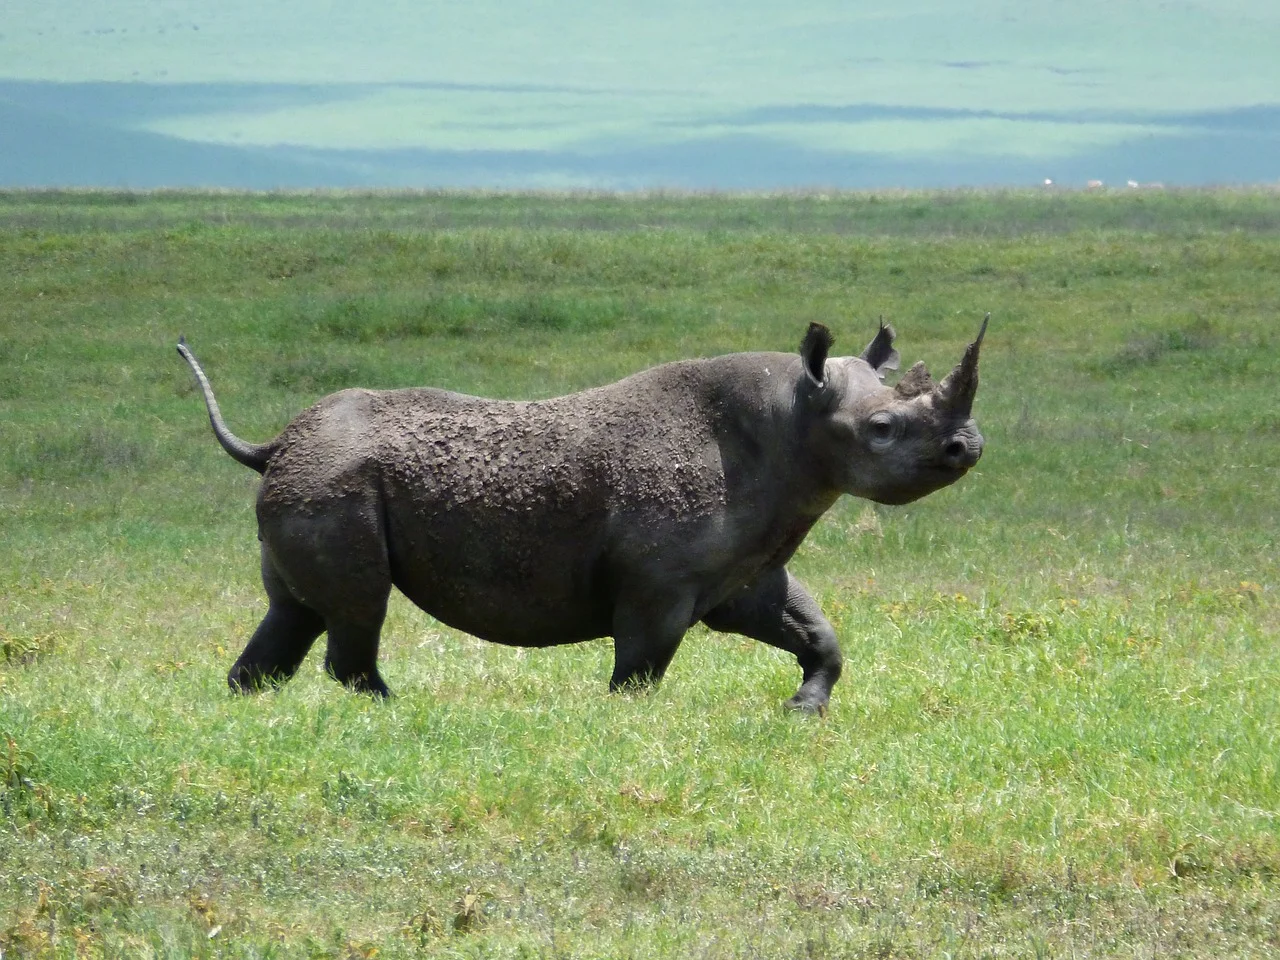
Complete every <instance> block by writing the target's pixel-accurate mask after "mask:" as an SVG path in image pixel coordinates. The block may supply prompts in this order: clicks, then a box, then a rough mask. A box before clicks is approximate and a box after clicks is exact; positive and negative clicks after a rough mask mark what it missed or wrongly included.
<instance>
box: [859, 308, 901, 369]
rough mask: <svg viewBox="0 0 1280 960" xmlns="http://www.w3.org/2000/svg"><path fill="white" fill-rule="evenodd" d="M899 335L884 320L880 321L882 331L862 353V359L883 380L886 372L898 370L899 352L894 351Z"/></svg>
mask: <svg viewBox="0 0 1280 960" xmlns="http://www.w3.org/2000/svg"><path fill="white" fill-rule="evenodd" d="M896 336H897V334H895V333H894V332H893V327H891V326H890V325H889V324H887V323H885V322H884V318H881V320H880V330H879V332H877V333H876V335H875V339H874V340H872V341H871V342H870V343H869V344H867V349H865V350H863V351H862V359H863V360H865V361H866V362H867V364H868V365H869V366H870V367H871V369H872V370H874V371H875V372H876V375H877V376H878V377H879V378H880V379H881V380H883V379H884V373H885V371H886V370H897V369H898V359H899V355H898V351H897V350H895V349H893V338H894V337H896Z"/></svg>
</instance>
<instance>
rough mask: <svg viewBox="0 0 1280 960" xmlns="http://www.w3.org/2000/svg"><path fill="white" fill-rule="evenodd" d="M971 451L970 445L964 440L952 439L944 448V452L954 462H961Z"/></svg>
mask: <svg viewBox="0 0 1280 960" xmlns="http://www.w3.org/2000/svg"><path fill="white" fill-rule="evenodd" d="M968 453H969V445H968V444H967V443H965V442H964V441H963V440H952V441H951V442H950V443H948V444H947V445H946V447H945V448H943V451H942V454H943V456H945V457H946V458H947V459H948V460H950V461H951V462H952V463H959V462H960V461H961V460H963V459H964V458H965V457H966V455H967V454H968Z"/></svg>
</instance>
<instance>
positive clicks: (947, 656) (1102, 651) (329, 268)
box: [0, 191, 1280, 958]
mask: <svg viewBox="0 0 1280 960" xmlns="http://www.w3.org/2000/svg"><path fill="white" fill-rule="evenodd" d="M1278 265H1280V194H1277V193H1276V192H1274V191H1271V192H1266V191H1257V192H1248V191H1240V192H1208V193H1177V192H1165V193H1141V194H1138V193H1136V192H1135V193H1131V194H1125V195H1122V196H1121V195H1110V196H1108V195H1072V194H1058V195H1046V194H1018V193H1011V194H987V193H968V194H933V195H929V194H900V195H897V194H895V195H888V194H886V195H839V194H837V195H830V196H824V195H817V194H813V195H779V196H773V197H729V196H679V195H653V196H635V197H625V198H624V197H617V196H608V195H601V196H587V195H565V196H515V195H492V196H484V195H464V194H440V195H433V194H416V195H409V194H404V195H401V194H375V195H367V196H362V195H332V194H329V195H314V196H309V195H286V194H281V195H263V196H252V197H247V196H240V195H233V194H206V195H186V194H156V195H147V196H136V195H128V194H106V193H74V194H26V193H9V194H0V543H3V545H4V547H3V550H0V598H2V599H0V651H2V653H0V955H3V956H4V957H6V958H7V957H10V956H24V957H25V956H55V957H78V956H111V957H117V956H119V957H125V956H128V957H137V956H154V957H187V956H228V957H342V958H346V957H366V958H367V957H372V956H375V955H376V956H378V957H383V958H388V957H409V956H433V957H512V958H515V957H555V958H560V957H565V958H595V957H610V958H614V957H636V958H652V957H673V958H674V957H682V958H683V957H714V958H722V957H723V958H729V957H733V958H738V957H742V958H745V957H770V958H772V957H784V958H790V957H796V958H813V957H880V958H888V957H920V958H923V957H941V956H951V957H1003V956H1028V957H1082V956H1089V957H1111V956H1115V957H1150V956H1165V955H1183V956H1190V957H1215V958H1217V957H1223V956H1258V957H1262V956H1273V955H1275V954H1276V953H1277V952H1280V772H1278V769H1277V758H1278V757H1280V652H1278V651H1277V631H1278V630H1280V599H1278V596H1277V591H1278V590H1280V561H1278V560H1277V550H1276V544H1277V542H1280V509H1277V507H1278V505H1280V502H1278V500H1277V479H1278V472H1280V399H1277V386H1278V385H1280V326H1278V325H1277V318H1278V316H1280V270H1278V269H1277V266H1278ZM987 310H990V311H991V312H992V325H991V329H990V331H989V333H988V336H987V342H986V345H985V346H984V350H983V361H982V362H983V382H982V387H981V390H980V392H979V396H978V401H977V406H976V411H977V416H978V418H979V422H980V424H981V427H982V430H983V433H984V434H985V436H986V438H987V451H986V454H985V455H984V457H983V459H982V462H981V464H980V465H979V466H978V468H976V469H975V470H974V471H972V472H971V474H970V475H969V476H968V477H966V478H965V479H964V480H963V481H962V482H960V483H959V484H957V485H956V486H954V487H952V488H949V489H946V490H943V491H941V492H939V493H937V494H935V495H933V496H931V497H929V498H927V499H925V500H923V501H920V502H919V503H916V504H913V505H911V506H909V507H901V508H884V507H874V506H870V505H868V504H865V503H862V502H856V501H849V500H845V501H842V502H841V503H840V504H838V505H837V507H836V508H835V509H834V510H833V511H832V512H831V513H830V514H829V515H828V516H827V518H825V519H824V521H823V522H822V523H821V524H819V526H818V527H817V528H815V530H814V532H813V534H812V535H811V536H810V538H809V540H808V541H807V542H806V544H805V545H804V546H803V547H802V548H801V551H800V553H799V554H798V556H797V557H796V559H795V561H794V562H793V564H792V570H793V571H794V572H796V573H797V574H798V575H799V576H800V577H801V578H802V579H803V580H805V581H806V582H807V583H808V585H809V586H810V587H811V589H812V591H813V592H814V594H815V595H816V596H817V597H819V598H820V600H821V601H822V603H823V606H824V608H825V610H826V612H827V614H828V616H829V617H830V619H831V620H832V622H833V624H834V625H835V627H836V629H837V631H838V633H839V635H840V638H841V642H842V645H843V647H844V650H845V653H846V657H847V661H846V672H845V676H844V679H843V680H842V681H841V683H840V684H839V685H838V686H837V687H836V691H835V695H834V697H833V700H832V706H831V710H830V712H829V714H828V715H827V716H826V717H825V718H805V717H798V716H794V715H791V714H789V713H787V712H785V711H784V710H783V709H782V707H781V703H782V701H783V700H784V699H785V698H786V697H787V696H789V695H790V694H791V693H792V692H793V691H794V689H795V685H796V682H797V680H798V676H799V672H798V670H797V669H796V667H795V665H794V662H793V661H791V660H790V658H788V657H787V656H785V655H783V654H781V653H779V652H777V651H774V650H772V649H769V648H766V647H764V646H762V645H760V644H756V643H753V642H749V641H746V640H742V639H741V638H737V637H726V636H720V635H713V634H710V633H709V632H707V631H705V630H701V629H695V630H694V631H692V632H691V633H690V635H689V636H688V638H687V639H686V641H685V644H684V646H683V647H682V648H681V650H680V652H679V654H678V655H677V657H676V660H675V662H674V664H673V666H672V668H671V670H670V672H669V674H668V676H667V680H666V681H665V682H664V684H663V685H662V686H661V687H660V688H658V689H657V690H656V691H654V692H652V693H650V694H648V695H633V696H610V695H607V694H606V693H605V683H606V680H607V676H608V673H609V669H610V665H611V659H612V657H611V654H612V651H611V645H610V644H609V642H608V641H599V642H595V643H590V644H583V645H579V646H575V647H563V648H559V649H549V650H542V651H519V650H512V649H508V648H502V647H497V646H492V645H486V644H484V643H482V642H480V641H477V640H474V639H472V638H470V637H467V636H465V635H461V634H458V633H456V632H454V631H452V630H449V629H447V628H444V627H442V626H441V625H440V624H438V623H436V622H434V621H433V620H431V619H430V618H428V617H426V616H425V615H423V614H421V613H419V612H418V611H416V610H415V609H413V608H411V607H410V606H409V605H408V604H407V603H406V602H404V601H403V600H402V599H399V598H397V600H396V601H395V602H394V603H393V606H392V611H391V614H390V616H389V618H388V623H387V628H386V630H385V632H384V641H383V651H384V652H383V657H382V666H383V674H384V676H385V677H386V678H387V681H388V683H389V684H390V685H391V687H392V688H393V690H395V691H396V692H397V694H398V695H399V696H398V697H397V698H396V699H395V700H393V701H391V702H389V703H375V702H373V701H371V700H369V699H367V698H364V697H360V696H355V695H352V694H350V693H347V692H346V691H344V690H343V689H342V688H340V687H339V686H338V685H336V684H335V683H333V682H332V681H331V680H329V679H327V678H326V677H324V676H323V675H322V673H321V670H320V666H319V656H318V652H317V653H315V654H313V656H312V657H311V658H309V660H308V661H307V663H306V664H305V665H304V667H303V669H302V671H301V672H300V674H299V675H298V677H297V678H296V679H295V680H294V681H293V682H292V683H291V684H289V685H288V686H286V687H285V688H283V689H282V690H280V691H278V692H273V693H269V694H265V695H262V696H259V697H254V698H234V697H232V696H231V695H230V694H229V693H228V691H227V689H226V687H225V684H224V675H225V672H226V669H227V668H228V667H229V665H230V663H231V661H232V660H233V659H234V657H235V656H236V654H237V653H238V652H239V649H240V647H241V646H242V644H243V642H244V640H245V638H246V637H247V635H248V633H249V632H250V631H251V630H252V628H253V627H254V626H255V625H256V623H257V621H258V619H259V617H260V616H261V613H262V611H263V610H264V602H263V599H262V596H261V588H260V585H259V583H258V580H257V544H256V542H255V538H254V519H253V496H254V489H255V480H256V477H255V475H254V474H252V473H251V472H250V471H248V470H246V469H244V468H243V467H240V466H238V465H236V464H235V463H233V462H232V461H231V460H230V459H229V458H228V457H227V456H226V455H225V454H224V453H223V452H222V451H221V450H220V449H219V448H218V446H217V444H216V442H215V441H214V439H213V437H212V435H211V434H210V431H209V427H208V422H207V420H206V418H205V414H204V410H203V405H202V403H201V401H200V398H199V395H198V393H197V392H196V391H195V388H194V386H193V384H192V382H191V377H190V373H189V371H188V370H187V368H186V366H185V365H184V364H183V363H182V362H181V360H180V359H179V357H178V356H177V354H176V353H175V351H174V349H173V345H174V343H175V341H176V340H177V337H178V335H179V333H183V334H185V335H186V337H187V339H188V340H189V341H190V343H191V344H192V346H193V348H194V349H195V351H196V353H197V354H198V356H199V357H200V359H201V361H202V362H203V364H204V365H205V367H206V369H207V371H208V373H209V375H210V377H211V379H212V381H213V383H214V386H215V388H216V389H217V391H218V396H219V399H220V401H221V404H222V408H223V412H224V414H225V415H226V417H227V419H228V421H229V423H230V424H231V426H232V428H233V429H234V430H235V431H236V432H237V433H238V434H239V435H241V436H243V437H245V438H247V439H251V440H263V439H266V438H268V437H269V436H272V435H273V434H274V433H275V432H276V431H278V430H279V429H280V428H281V427H282V426H283V425H284V424H285V423H286V422H287V421H288V420H289V418H290V417H291V416H292V415H293V414H295V413H296V412H298V411H299V410H301V409H302V408H303V407H304V406H305V405H307V404H308V403H310V402H312V401H313V400H315V399H317V398H318V397H319V396H321V395H322V394H324V393H326V392H328V391H331V390H334V389H337V388H339V387H343V386H350V385H361V386H373V387H393V386H404V385H418V384H432V385H438V386H444V387H449V388H453V389H457V390H463V391H466V392H472V393H482V394H486V395H491V396H505V397H541V396H550V395H555V394H559V393H563V392H566V391H571V390H576V389H579V388H583V387H586V386H589V385H593V384H599V383H603V382H607V381H610V380H612V379H615V378H617V377H620V376H622V375H624V374H626V373H629V372H632V371H634V370H637V369H640V368H643V367H645V366H648V365H651V364H654V363H658V362H661V361H664V360H670V359H675V358H680V357H687V356H696V355H707V354H712V353H718V352H723V351H731V350H749V349H782V350H790V349H794V348H795V346H796V345H797V344H798V342H799V339H800V336H801V334H802V333H803V331H804V329H805V326H806V325H807V324H808V323H809V322H810V321H813V320H820V321H823V322H825V323H828V324H829V325H830V326H831V327H832V328H833V329H834V331H835V332H836V334H837V337H838V344H837V351H838V352H839V350H840V349H841V348H843V350H844V351H846V352H857V351H860V350H861V348H862V346H863V345H864V343H865V342H866V340H867V339H869V337H870V336H871V335H872V333H873V332H874V330H875V323H876V318H877V317H878V316H880V315H883V316H884V317H885V318H886V319H888V320H891V321H892V322H893V323H894V324H895V326H896V327H897V329H898V332H899V342H898V345H899V347H900V349H901V350H902V353H903V358H904V360H905V361H907V362H908V363H910V362H913V361H914V360H916V359H924V360H926V361H927V362H928V363H929V364H930V366H931V368H932V369H933V370H934V372H935V373H941V372H943V371H945V370H946V369H947V368H949V366H950V365H951V364H952V363H954V362H955V361H956V360H957V359H958V357H959V355H960V351H961V350H962V349H963V346H964V344H965V343H966V342H967V341H968V340H969V339H970V338H971V337H972V335H973V333H974V332H975V331H976V329H977V325H978V323H979V322H980V320H981V317H982V315H983V313H984V312H985V311H987Z"/></svg>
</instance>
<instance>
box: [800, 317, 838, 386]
mask: <svg viewBox="0 0 1280 960" xmlns="http://www.w3.org/2000/svg"><path fill="white" fill-rule="evenodd" d="M833 343H835V337H833V336H832V335H831V331H830V330H828V329H827V328H826V327H824V326H823V325H822V324H820V323H811V324H809V329H808V330H807V331H806V332H805V335H804V340H802V341H801V342H800V359H801V360H802V361H804V372H805V374H806V375H807V376H808V378H809V380H810V382H812V384H813V385H814V386H815V387H822V386H825V385H826V382H827V370H826V367H827V354H828V353H830V352H831V345H832V344H833Z"/></svg>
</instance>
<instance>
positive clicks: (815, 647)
mask: <svg viewBox="0 0 1280 960" xmlns="http://www.w3.org/2000/svg"><path fill="white" fill-rule="evenodd" d="M702 622H703V623H705V624H706V625H707V626H708V627H710V628H711V629H712V630H719V631H720V632H722V633H740V634H742V635H743V636H745V637H751V638H752V639H753V640H760V641H762V642H764V643H767V644H769V645H770V646H773V647H778V648H779V649H781V650H786V651H788V652H789V653H793V654H795V657H796V660H798V661H799V662H800V669H801V671H803V674H804V679H803V680H802V681H801V683H800V689H799V690H797V691H796V694H795V696H793V697H792V698H791V699H790V700H788V701H787V703H786V705H787V706H788V707H790V708H792V709H794V710H804V711H807V712H811V713H821V712H823V711H824V710H825V709H826V707H827V702H828V701H829V700H830V699H831V688H832V687H833V686H835V683H836V681H837V680H838V679H840V669H841V663H842V661H843V657H842V656H841V653H840V645H839V643H838V642H837V641H836V632H835V630H833V629H832V627H831V624H830V623H828V622H827V618H826V617H824V616H823V615H822V610H821V608H819V606H818V603H817V601H816V600H814V599H813V597H811V596H809V594H808V593H807V592H806V591H805V589H804V587H803V586H801V584H800V581H798V580H797V579H796V578H795V577H793V576H791V574H789V573H788V572H787V571H786V569H785V568H779V569H777V570H770V571H769V572H768V573H765V574H764V575H763V576H761V577H760V578H759V579H757V580H756V581H755V582H754V583H751V584H748V585H747V586H746V587H744V588H743V589H742V591H741V592H740V593H739V594H738V595H737V596H735V597H733V598H731V599H729V600H727V601H725V602H724V603H722V604H720V606H718V607H716V608H715V609H714V610H712V611H711V612H710V613H708V614H707V615H706V616H705V617H703V618H702Z"/></svg>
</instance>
